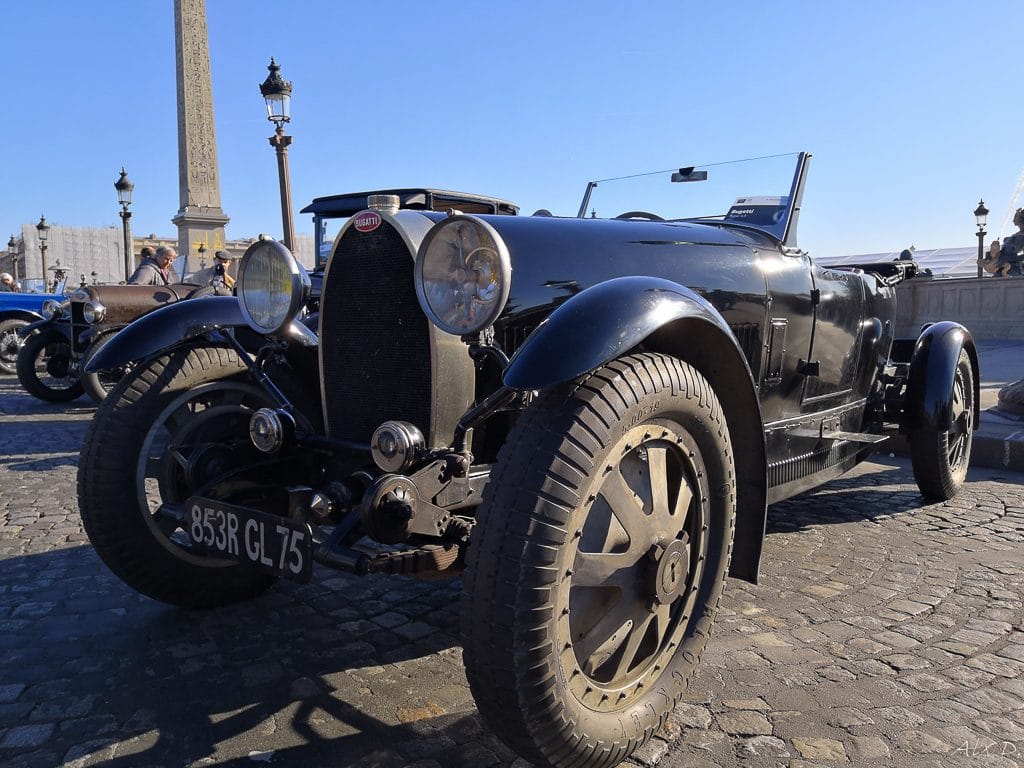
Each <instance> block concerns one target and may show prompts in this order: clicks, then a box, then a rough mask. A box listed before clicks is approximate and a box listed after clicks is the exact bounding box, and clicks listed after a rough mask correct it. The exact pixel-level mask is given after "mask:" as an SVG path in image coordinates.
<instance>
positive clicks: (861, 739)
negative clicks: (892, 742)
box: [847, 736, 890, 763]
mask: <svg viewBox="0 0 1024 768" xmlns="http://www.w3.org/2000/svg"><path fill="white" fill-rule="evenodd" d="M847 752H848V755H849V757H850V759H851V760H852V761H853V762H855V763H856V762H858V761H861V760H868V761H875V760H882V759H884V758H887V757H889V754H890V753H889V745H888V744H886V742H885V739H883V738H881V737H879V736H851V737H850V741H849V748H848V750H847Z"/></svg>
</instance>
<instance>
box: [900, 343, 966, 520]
mask: <svg viewBox="0 0 1024 768" xmlns="http://www.w3.org/2000/svg"><path fill="white" fill-rule="evenodd" d="M952 416H953V424H952V427H951V428H950V429H949V430H948V431H943V432H939V431H936V430H934V429H916V430H914V431H912V432H911V433H910V434H909V435H908V439H909V442H910V460H911V464H912V465H913V467H914V480H915V481H916V482H917V487H918V488H919V489H920V491H921V494H922V495H923V496H924V497H925V498H928V499H935V500H938V501H946V500H949V499H951V498H953V497H954V496H956V494H957V493H958V492H959V490H960V489H961V488H962V487H963V484H964V481H965V480H966V479H967V468H968V466H969V465H970V462H971V442H972V440H973V437H974V422H975V419H976V418H977V403H975V402H974V369H973V368H972V367H971V359H970V357H968V355H967V352H966V351H965V350H961V351H960V357H959V359H958V360H957V364H956V374H955V375H954V377H953V402H952Z"/></svg>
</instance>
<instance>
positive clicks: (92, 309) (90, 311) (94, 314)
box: [82, 299, 107, 325]
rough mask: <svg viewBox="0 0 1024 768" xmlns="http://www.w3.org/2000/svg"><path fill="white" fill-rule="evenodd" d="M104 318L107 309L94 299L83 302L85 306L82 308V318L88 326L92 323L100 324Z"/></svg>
mask: <svg viewBox="0 0 1024 768" xmlns="http://www.w3.org/2000/svg"><path fill="white" fill-rule="evenodd" d="M106 316H107V308H106V307H104V306H103V305H102V304H100V302H98V301H96V300H95V299H94V300H93V301H87V302H85V306H84V307H82V317H83V318H85V322H87V323H89V324H90V325H92V324H94V323H102V322H103V318H105V317H106Z"/></svg>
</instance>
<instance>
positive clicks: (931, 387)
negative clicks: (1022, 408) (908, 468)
mask: <svg viewBox="0 0 1024 768" xmlns="http://www.w3.org/2000/svg"><path fill="white" fill-rule="evenodd" d="M961 350H966V351H967V356H968V357H969V358H970V360H971V369H972V371H973V372H974V407H975V409H977V408H978V402H979V397H980V393H981V384H980V376H979V367H978V349H977V347H976V346H975V344H974V337H973V336H971V332H970V331H968V330H967V329H966V328H965V327H964V326H962V325H960V323H954V322H953V321H951V320H944V321H942V322H941V323H933V324H932V325H929V326H928V327H927V328H925V329H924V330H923V331H922V332H921V335H920V336H918V337H917V342H916V343H915V344H914V352H913V354H912V355H911V357H910V371H909V373H908V374H907V393H906V395H905V397H904V399H903V419H902V421H901V422H900V432H909V431H911V430H914V429H931V430H936V431H938V432H945V431H947V430H950V429H952V427H953V382H954V380H955V378H956V365H957V361H958V360H959V359H960V352H961ZM974 428H975V429H977V428H978V418H977V415H975V418H974Z"/></svg>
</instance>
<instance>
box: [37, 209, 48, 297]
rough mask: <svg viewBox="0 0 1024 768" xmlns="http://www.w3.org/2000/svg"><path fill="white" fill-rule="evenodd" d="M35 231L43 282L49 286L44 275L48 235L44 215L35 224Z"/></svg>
mask: <svg viewBox="0 0 1024 768" xmlns="http://www.w3.org/2000/svg"><path fill="white" fill-rule="evenodd" d="M36 232H38V233H39V253H40V258H41V260H42V262H43V284H44V285H45V286H46V287H47V288H49V287H50V284H49V282H48V278H47V277H46V272H47V269H46V240H47V238H49V236H50V225H49V224H47V223H46V217H45V216H40V217H39V223H38V224H36Z"/></svg>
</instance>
